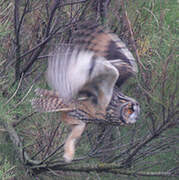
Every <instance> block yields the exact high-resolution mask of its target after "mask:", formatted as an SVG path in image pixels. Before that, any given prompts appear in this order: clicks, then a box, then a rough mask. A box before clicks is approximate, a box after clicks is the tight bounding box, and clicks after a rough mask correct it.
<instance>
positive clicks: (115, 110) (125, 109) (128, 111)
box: [107, 88, 140, 124]
mask: <svg viewBox="0 0 179 180" xmlns="http://www.w3.org/2000/svg"><path fill="white" fill-rule="evenodd" d="M139 114H140V106H139V103H138V102H137V101H136V100H135V99H133V98H131V97H128V96H125V95H124V94H122V93H121V92H119V91H118V90H116V88H115V91H114V94H113V98H112V100H111V102H110V104H109V107H108V109H107V117H108V118H110V119H111V121H113V122H121V124H133V123H135V122H136V121H137V119H138V118H139Z"/></svg>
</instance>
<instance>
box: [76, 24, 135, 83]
mask: <svg viewBox="0 0 179 180" xmlns="http://www.w3.org/2000/svg"><path fill="white" fill-rule="evenodd" d="M77 37H78V38H77ZM74 42H75V44H78V45H79V46H80V47H82V48H84V49H87V50H90V51H93V52H94V53H95V54H96V55H98V56H102V57H105V58H106V59H107V60H108V61H110V63H111V64H112V65H114V66H115V67H116V68H117V69H118V71H119V74H120V75H119V77H118V80H117V84H118V86H120V85H122V84H123V83H124V82H125V81H126V80H127V79H128V78H129V77H131V76H133V75H135V74H136V73H137V72H138V68H137V64H136V61H135V58H134V57H133V55H132V53H131V52H130V51H129V50H128V48H127V47H126V45H125V44H124V43H123V42H122V41H121V40H120V39H119V38H118V36H117V35H115V34H113V33H111V32H109V31H108V30H105V29H104V28H103V27H101V26H99V25H94V24H91V23H88V25H86V24H84V25H81V26H80V27H79V30H77V31H76V33H75V36H74Z"/></svg>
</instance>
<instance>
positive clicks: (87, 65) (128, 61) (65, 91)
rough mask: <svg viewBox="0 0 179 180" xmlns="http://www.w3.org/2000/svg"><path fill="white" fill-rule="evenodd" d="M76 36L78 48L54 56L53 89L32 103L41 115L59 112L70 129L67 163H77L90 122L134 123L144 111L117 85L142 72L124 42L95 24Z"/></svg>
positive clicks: (63, 49) (51, 63)
mask: <svg viewBox="0 0 179 180" xmlns="http://www.w3.org/2000/svg"><path fill="white" fill-rule="evenodd" d="M74 37H75V38H74V40H73V45H66V46H60V47H58V48H56V49H55V51H54V52H53V53H52V54H51V56H50V58H49V61H48V69H47V75H46V77H47V81H48V84H49V86H50V87H51V88H52V91H49V90H44V89H37V90H36V94H37V96H39V97H38V98H34V99H33V100H32V105H33V107H34V109H35V110H36V111H39V112H54V111H59V112H61V120H62V121H63V122H65V123H66V124H68V125H70V126H71V128H72V131H71V133H70V134H69V136H68V138H67V140H66V142H65V145H64V150H65V153H64V159H65V161H66V162H71V161H72V160H73V158H74V153H75V142H76V141H77V139H78V138H79V137H80V136H81V134H82V133H83V131H84V129H85V126H86V122H96V123H101V122H102V123H110V124H118V125H119V124H129V123H135V122H136V119H137V118H138V115H139V111H140V108H139V105H138V103H137V102H136V101H135V100H134V99H132V98H130V97H127V96H125V95H123V94H122V93H120V91H119V89H118V88H117V87H114V86H115V84H117V85H118V86H121V85H122V84H123V83H124V82H125V81H126V79H128V78H129V77H131V76H132V75H134V74H136V73H137V71H138V70H137V65H136V62H135V59H134V57H133V56H132V54H131V52H130V51H129V50H128V49H127V47H126V46H125V44H124V43H123V42H122V41H121V40H120V39H119V38H118V37H117V36H116V35H115V34H113V33H110V32H109V31H107V30H105V29H104V28H102V27H101V26H98V25H94V24H85V25H84V26H80V28H79V29H78V30H77V31H76V34H75V36H74ZM113 90H114V91H113Z"/></svg>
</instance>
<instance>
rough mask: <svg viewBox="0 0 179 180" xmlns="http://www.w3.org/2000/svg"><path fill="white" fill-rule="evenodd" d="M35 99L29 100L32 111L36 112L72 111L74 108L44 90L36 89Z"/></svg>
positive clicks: (55, 94) (54, 94)
mask: <svg viewBox="0 0 179 180" xmlns="http://www.w3.org/2000/svg"><path fill="white" fill-rule="evenodd" d="M35 93H36V95H37V96H39V97H37V98H33V99H32V100H31V104H32V107H33V109H35V111H37V112H58V111H72V110H73V109H74V108H73V107H69V106H68V105H66V104H64V103H63V101H62V99H61V98H59V96H58V95H57V93H56V92H54V91H49V90H46V89H39V88H38V89H36V90H35Z"/></svg>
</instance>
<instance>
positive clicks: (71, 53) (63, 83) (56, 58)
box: [47, 47, 118, 105]
mask: <svg viewBox="0 0 179 180" xmlns="http://www.w3.org/2000/svg"><path fill="white" fill-rule="evenodd" d="M117 78H118V71H117V69H116V68H115V67H114V66H113V65H112V64H111V63H110V62H108V61H107V60H105V59H104V58H103V57H97V56H95V55H94V53H93V52H90V51H84V50H81V49H77V48H71V47H68V48H66V49H64V48H62V47H60V48H58V49H57V50H56V51H55V52H54V54H53V55H52V56H51V58H50V59H49V61H48V69H47V80H48V83H49V85H50V86H51V88H52V89H53V90H55V91H57V92H58V95H59V97H61V98H63V100H64V101H70V100H71V99H73V98H75V97H76V96H77V95H78V94H79V92H80V91H82V90H83V89H86V88H88V91H93V90H94V89H96V91H98V92H97V93H99V94H101V96H102V97H101V99H100V98H99V101H101V102H104V103H105V104H107V105H108V104H109V101H110V100H111V96H112V90H113V87H114V85H115V83H116V80H117ZM91 93H92V94H93V92H91Z"/></svg>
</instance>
